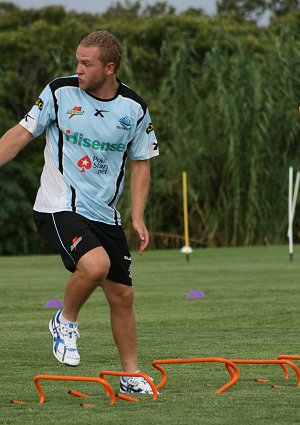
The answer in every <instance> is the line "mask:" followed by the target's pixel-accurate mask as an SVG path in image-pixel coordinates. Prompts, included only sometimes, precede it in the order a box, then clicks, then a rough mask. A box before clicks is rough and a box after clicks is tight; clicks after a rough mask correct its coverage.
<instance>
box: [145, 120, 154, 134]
mask: <svg viewBox="0 0 300 425" xmlns="http://www.w3.org/2000/svg"><path fill="white" fill-rule="evenodd" d="M153 130H154V128H153V124H152V122H150V123H149V125H148V127H147V128H146V133H147V134H149V133H151V131H153Z"/></svg>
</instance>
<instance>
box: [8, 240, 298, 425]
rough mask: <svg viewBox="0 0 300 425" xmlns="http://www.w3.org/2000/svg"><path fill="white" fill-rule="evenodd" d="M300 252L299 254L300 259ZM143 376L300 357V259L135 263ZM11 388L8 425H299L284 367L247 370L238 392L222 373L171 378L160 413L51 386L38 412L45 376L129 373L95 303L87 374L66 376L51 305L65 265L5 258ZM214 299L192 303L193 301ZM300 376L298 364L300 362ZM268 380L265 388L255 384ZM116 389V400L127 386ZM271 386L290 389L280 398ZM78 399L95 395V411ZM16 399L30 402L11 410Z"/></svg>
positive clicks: (257, 255) (208, 253)
mask: <svg viewBox="0 0 300 425" xmlns="http://www.w3.org/2000/svg"><path fill="white" fill-rule="evenodd" d="M297 251H298V252H297ZM133 261H134V280H135V294H136V301H135V303H136V314H137V321H138V329H139V354H140V368H141V369H142V370H143V371H144V372H146V373H149V375H151V376H152V377H153V378H154V382H155V381H156V382H159V381H160V373H159V372H158V371H157V370H156V369H154V368H153V367H152V366H151V361H152V360H154V359H167V358H188V357H225V358H229V359H230V358H245V359H246V358H250V359H276V358H277V356H278V355H280V354H299V353H300V349H299V344H300V248H298V247H296V249H295V258H294V262H293V263H290V262H289V258H288V250H287V247H286V246H274V247H253V248H231V249H227V248H226V249H225V248H222V249H200V250H196V251H195V252H194V253H193V254H192V255H191V257H190V262H187V261H186V259H185V255H184V254H181V253H179V252H178V251H149V252H146V253H145V254H144V255H143V256H142V257H138V255H137V254H134V255H133ZM0 271H1V273H0V293H1V298H0V315H1V323H2V326H1V346H0V362H1V381H0V423H1V424H12V425H19V424H22V425H29V424H64V425H68V424H70V425H71V424H114V425H115V424H116V423H123V424H125V425H127V424H132V423H143V424H172V425H173V424H205V425H214V424H222V425H223V424H224V425H229V424H230V425H235V424H236V425H241V424H242V425H247V424H251V425H253V424H262V425H268V424H286V423H288V424H289V425H291V424H296V423H297V424H298V423H300V387H297V380H296V377H295V374H294V373H293V371H292V369H291V370H290V372H291V375H290V379H288V380H285V379H284V375H283V372H282V369H281V368H280V366H278V365H239V366H238V367H239V372H240V377H239V380H238V382H237V383H236V384H235V385H234V386H232V387H231V388H229V389H228V390H227V391H225V392H224V393H222V394H216V393H215V391H216V390H217V389H218V388H220V387H221V386H222V385H224V384H225V383H226V382H228V380H229V375H228V373H227V371H226V369H225V367H224V366H223V365H222V364H217V363H198V364H184V365H169V366H166V367H165V368H166V370H167V373H168V380H167V383H166V385H165V387H164V388H163V389H162V390H161V395H160V397H159V399H158V401H153V400H152V398H151V397H150V396H143V397H142V396H140V397H139V399H140V402H139V403H129V402H126V401H123V400H117V402H116V404H115V405H114V406H111V405H110V404H109V399H108V398H107V397H106V396H105V395H104V390H103V387H102V386H101V385H100V384H98V383H82V382H54V381H47V382H46V381H43V382H41V383H42V386H43V389H44V390H45V403H44V404H43V405H40V404H39V403H38V401H39V394H38V392H37V390H36V388H35V386H34V384H33V378H34V376H35V375H37V374H59V375H85V376H99V371H100V370H101V369H110V370H119V362H118V357H117V353H116V349H115V346H114V344H113V341H112V337H111V332H110V327H109V318H108V307H107V305H106V301H105V299H104V297H103V294H102V292H101V290H100V289H99V291H97V292H96V293H95V294H93V296H92V297H91V299H90V300H89V301H88V303H87V304H86V305H85V307H84V308H83V310H82V312H81V315H80V333H81V338H80V340H79V347H80V354H81V358H82V362H81V365H80V367H79V368H76V369H75V368H67V367H65V366H63V365H60V364H59V363H58V362H57V361H56V360H55V359H54V357H53V355H52V344H51V338H50V334H49V332H48V322H49V320H50V318H51V317H52V316H53V314H54V311H55V310H53V309H45V308H44V305H45V304H46V303H47V301H48V300H50V299H52V298H60V299H62V296H63V289H64V284H65V280H66V278H67V277H68V272H67V271H66V270H64V268H63V267H62V265H61V262H60V258H59V257H57V256H43V257H17V258H16V257H2V258H0ZM194 289H196V290H199V291H203V292H204V293H205V295H206V298H204V299H188V298H187V294H188V293H189V292H191V291H192V290H194ZM299 365H300V362H299ZM258 377H260V378H266V379H269V380H270V382H268V383H264V384H262V383H257V382H256V381H255V379H256V378H258ZM109 382H110V383H111V384H112V386H113V387H114V389H115V390H116V391H117V389H118V384H117V378H110V379H109ZM272 385H278V386H283V388H273V387H272ZM69 389H75V390H77V391H80V392H85V393H87V394H88V395H89V398H88V399H86V400H85V402H89V403H92V404H93V406H92V407H90V408H84V407H82V406H80V404H81V403H82V402H83V400H82V399H80V398H77V397H73V396H71V395H69V394H68V390H69ZM11 399H18V400H22V401H26V402H27V404H25V405H12V404H10V400H11Z"/></svg>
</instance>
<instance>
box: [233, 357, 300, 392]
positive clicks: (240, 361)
mask: <svg viewBox="0 0 300 425" xmlns="http://www.w3.org/2000/svg"><path fill="white" fill-rule="evenodd" d="M280 357H281V356H280ZM230 360H231V361H232V362H233V363H235V364H279V365H280V366H281V367H282V369H283V371H284V377H285V379H287V378H288V377H289V373H288V370H287V368H286V365H288V366H290V367H291V368H292V369H293V370H294V372H295V373H296V375H297V386H298V387H299V386H300V371H299V369H298V367H297V366H296V365H295V363H293V362H291V361H290V360H284V359H282V358H281V359H279V358H278V359H275V360H254V359H248V360H247V359H230Z"/></svg>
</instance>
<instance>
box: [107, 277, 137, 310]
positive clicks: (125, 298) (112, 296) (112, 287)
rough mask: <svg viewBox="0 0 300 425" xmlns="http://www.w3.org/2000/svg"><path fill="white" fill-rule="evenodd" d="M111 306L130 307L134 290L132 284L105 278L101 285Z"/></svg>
mask: <svg viewBox="0 0 300 425" xmlns="http://www.w3.org/2000/svg"><path fill="white" fill-rule="evenodd" d="M102 286H103V289H104V292H105V295H106V297H107V300H108V302H109V305H110V307H111V308H117V309H119V308H124V309H132V307H133V300H134V290H133V287H132V286H127V285H123V284H120V283H116V282H111V281H108V280H106V281H105V282H104V284H103V285H102Z"/></svg>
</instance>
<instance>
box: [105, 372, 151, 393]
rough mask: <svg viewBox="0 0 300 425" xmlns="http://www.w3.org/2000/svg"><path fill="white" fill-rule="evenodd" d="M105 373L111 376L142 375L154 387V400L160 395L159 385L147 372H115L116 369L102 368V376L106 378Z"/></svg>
mask: <svg viewBox="0 0 300 425" xmlns="http://www.w3.org/2000/svg"><path fill="white" fill-rule="evenodd" d="M105 375H111V376H140V377H142V378H144V379H146V381H147V382H148V384H149V385H150V387H151V389H152V392H153V400H157V397H158V393H157V387H156V386H155V385H154V384H153V381H152V379H151V378H150V376H148V375H147V374H146V373H142V372H115V371H112V370H101V372H100V378H101V379H104V376H105ZM118 397H119V396H118ZM119 398H123V399H125V398H124V397H122V396H121V397H119ZM135 400H136V401H138V400H137V399H135ZM128 401H134V400H128Z"/></svg>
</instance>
